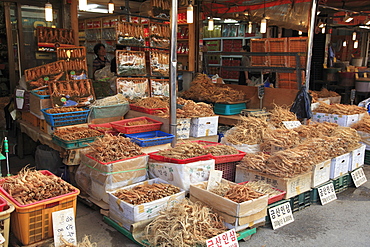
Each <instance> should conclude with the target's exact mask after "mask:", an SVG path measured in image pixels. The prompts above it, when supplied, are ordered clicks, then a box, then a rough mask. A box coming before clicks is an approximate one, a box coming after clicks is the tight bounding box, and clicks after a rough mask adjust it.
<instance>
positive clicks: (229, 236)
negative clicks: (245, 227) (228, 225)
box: [206, 229, 239, 247]
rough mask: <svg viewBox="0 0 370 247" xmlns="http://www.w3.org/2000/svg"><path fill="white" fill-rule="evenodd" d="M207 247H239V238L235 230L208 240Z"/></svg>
mask: <svg viewBox="0 0 370 247" xmlns="http://www.w3.org/2000/svg"><path fill="white" fill-rule="evenodd" d="M206 242H207V247H220V246H222V247H238V246H239V243H238V238H237V236H236V232H235V229H231V230H230V231H227V232H224V233H222V234H220V235H217V236H216V237H213V238H211V239H208V240H207V241H206Z"/></svg>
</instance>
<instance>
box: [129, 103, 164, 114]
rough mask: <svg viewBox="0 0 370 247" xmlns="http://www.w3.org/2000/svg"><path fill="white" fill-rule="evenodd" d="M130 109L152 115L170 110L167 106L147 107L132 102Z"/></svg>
mask: <svg viewBox="0 0 370 247" xmlns="http://www.w3.org/2000/svg"><path fill="white" fill-rule="evenodd" d="M130 109H131V110H133V111H138V112H143V113H148V114H150V115H155V114H157V113H160V112H167V110H168V109H167V108H145V107H141V106H137V105H134V104H130Z"/></svg>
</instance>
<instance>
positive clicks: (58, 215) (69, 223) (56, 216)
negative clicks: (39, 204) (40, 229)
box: [52, 208, 77, 247]
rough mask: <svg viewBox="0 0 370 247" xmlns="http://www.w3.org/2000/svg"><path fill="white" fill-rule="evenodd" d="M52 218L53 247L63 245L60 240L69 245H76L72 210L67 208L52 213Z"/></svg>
mask: <svg viewBox="0 0 370 247" xmlns="http://www.w3.org/2000/svg"><path fill="white" fill-rule="evenodd" d="M52 218H53V231H54V245H55V247H59V246H62V245H63V244H64V243H63V242H62V240H61V238H63V239H64V240H65V241H67V242H68V243H70V244H74V245H77V239H76V227H75V213H74V209H73V208H68V209H64V210H60V211H56V212H53V213H52Z"/></svg>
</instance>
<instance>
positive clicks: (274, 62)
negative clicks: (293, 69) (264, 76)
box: [267, 38, 289, 67]
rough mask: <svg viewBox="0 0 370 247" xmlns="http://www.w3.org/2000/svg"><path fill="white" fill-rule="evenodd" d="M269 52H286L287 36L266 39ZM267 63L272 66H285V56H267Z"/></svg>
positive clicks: (286, 60) (286, 63)
mask: <svg viewBox="0 0 370 247" xmlns="http://www.w3.org/2000/svg"><path fill="white" fill-rule="evenodd" d="M267 44H268V51H269V52H287V51H288V49H289V48H288V47H287V46H288V40H287V38H269V39H268V42H267ZM269 65H270V66H272V67H287V65H288V57H287V56H269Z"/></svg>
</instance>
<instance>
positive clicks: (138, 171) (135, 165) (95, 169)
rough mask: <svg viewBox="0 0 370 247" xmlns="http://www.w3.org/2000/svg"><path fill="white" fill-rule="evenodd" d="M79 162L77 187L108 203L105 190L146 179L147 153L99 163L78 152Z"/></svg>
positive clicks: (76, 177)
mask: <svg viewBox="0 0 370 247" xmlns="http://www.w3.org/2000/svg"><path fill="white" fill-rule="evenodd" d="M80 156H81V157H80V159H81V163H80V165H79V167H78V169H77V171H76V176H75V179H76V182H77V185H78V186H79V188H81V189H82V190H83V191H84V192H86V193H87V194H88V195H89V196H91V197H92V198H93V199H95V200H97V201H99V200H103V201H104V202H106V203H109V197H108V193H107V191H112V190H115V189H117V188H121V187H123V186H126V185H130V184H134V183H138V182H142V181H144V180H146V179H147V164H148V158H149V156H148V155H143V156H137V157H134V158H129V159H125V160H121V161H116V162H113V163H110V164H101V163H99V162H98V161H96V160H93V159H91V158H89V157H87V156H86V155H85V154H82V155H81V154H80Z"/></svg>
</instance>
